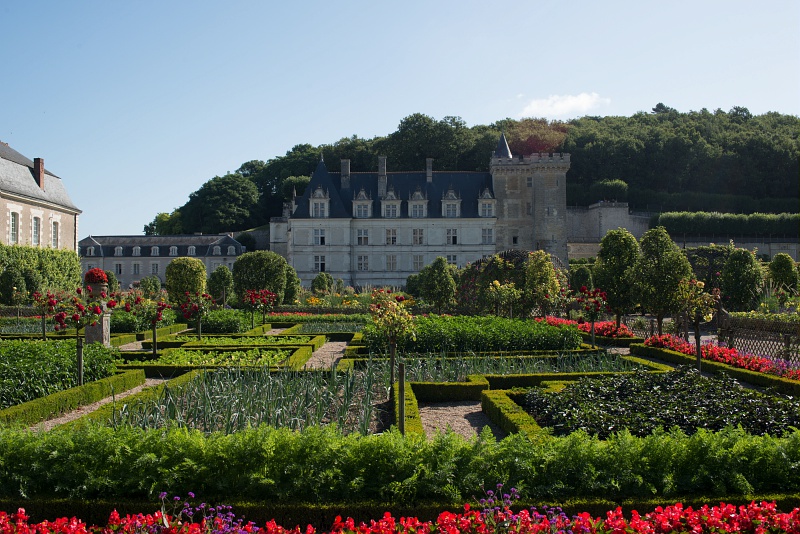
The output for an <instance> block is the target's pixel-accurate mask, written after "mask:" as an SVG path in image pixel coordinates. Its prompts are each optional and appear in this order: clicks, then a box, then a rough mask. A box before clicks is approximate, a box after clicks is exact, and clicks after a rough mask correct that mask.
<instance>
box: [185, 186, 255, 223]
mask: <svg viewBox="0 0 800 534" xmlns="http://www.w3.org/2000/svg"><path fill="white" fill-rule="evenodd" d="M257 205H258V189H257V188H256V186H255V185H254V184H253V182H252V181H250V180H249V179H247V178H245V177H244V176H242V175H241V174H226V175H225V176H215V177H214V178H212V179H211V180H209V181H208V182H206V183H205V184H203V186H202V187H201V188H200V189H198V190H197V191H195V192H194V193H192V194H191V195H189V201H188V202H187V203H186V204H184V205H183V206H182V207H181V209H180V212H181V220H182V222H183V226H184V228H185V229H187V230H191V231H194V232H203V233H204V234H215V233H219V232H224V231H228V230H244V229H246V228H247V227H248V226H249V223H250V217H251V215H252V213H253V211H254V210H255V209H256V206H257Z"/></svg>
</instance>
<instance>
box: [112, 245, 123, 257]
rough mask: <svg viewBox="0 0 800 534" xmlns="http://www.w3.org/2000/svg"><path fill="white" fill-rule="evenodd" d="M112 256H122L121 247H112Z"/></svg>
mask: <svg viewBox="0 0 800 534" xmlns="http://www.w3.org/2000/svg"><path fill="white" fill-rule="evenodd" d="M114 256H122V247H114Z"/></svg>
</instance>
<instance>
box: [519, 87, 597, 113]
mask: <svg viewBox="0 0 800 534" xmlns="http://www.w3.org/2000/svg"><path fill="white" fill-rule="evenodd" d="M610 104H611V99H610V98H602V97H601V96H600V95H598V94H597V93H581V94H579V95H550V96H548V97H547V98H538V99H535V100H531V101H530V103H528V105H527V106H525V108H524V109H523V110H522V113H520V117H545V118H550V119H552V118H572V117H575V116H580V115H585V114H586V113H587V112H588V111H591V110H594V109H597V108H599V107H607V106H609V105H610Z"/></svg>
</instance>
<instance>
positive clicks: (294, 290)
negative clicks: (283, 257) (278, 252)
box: [283, 262, 301, 305]
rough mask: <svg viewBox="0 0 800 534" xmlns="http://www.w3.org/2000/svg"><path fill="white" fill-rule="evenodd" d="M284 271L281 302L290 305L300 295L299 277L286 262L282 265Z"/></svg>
mask: <svg viewBox="0 0 800 534" xmlns="http://www.w3.org/2000/svg"><path fill="white" fill-rule="evenodd" d="M284 272H285V273H286V289H285V290H284V292H283V304H289V305H292V304H295V301H296V300H297V299H298V298H299V297H300V287H301V286H300V277H299V276H297V271H295V269H294V267H292V266H291V265H289V263H288V262H287V263H286V265H285V266H284Z"/></svg>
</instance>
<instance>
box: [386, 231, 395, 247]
mask: <svg viewBox="0 0 800 534" xmlns="http://www.w3.org/2000/svg"><path fill="white" fill-rule="evenodd" d="M386 244H387V245H396V244H397V229H396V228H387V229H386Z"/></svg>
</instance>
